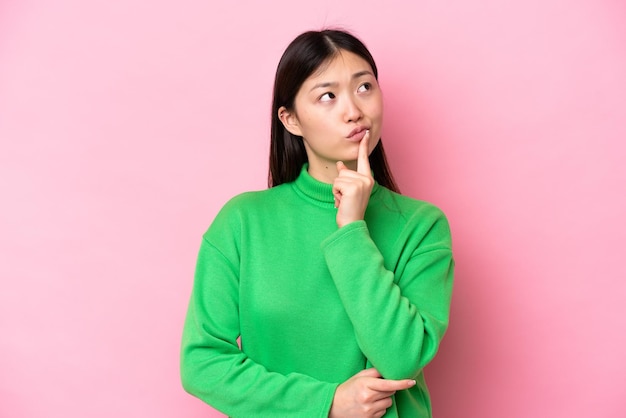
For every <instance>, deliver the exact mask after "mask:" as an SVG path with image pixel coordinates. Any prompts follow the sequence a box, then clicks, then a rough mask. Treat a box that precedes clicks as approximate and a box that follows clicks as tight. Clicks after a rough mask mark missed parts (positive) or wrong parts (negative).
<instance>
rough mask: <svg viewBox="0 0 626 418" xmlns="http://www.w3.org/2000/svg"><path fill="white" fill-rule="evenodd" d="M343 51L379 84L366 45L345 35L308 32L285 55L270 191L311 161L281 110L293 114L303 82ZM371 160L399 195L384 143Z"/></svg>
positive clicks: (277, 84)
mask: <svg viewBox="0 0 626 418" xmlns="http://www.w3.org/2000/svg"><path fill="white" fill-rule="evenodd" d="M340 50H345V51H349V52H352V53H354V54H356V55H358V56H360V57H361V58H363V59H364V60H365V61H367V63H368V64H369V65H370V66H371V67H372V71H373V72H374V76H375V77H376V79H377V80H378V69H377V68H376V63H375V62H374V58H373V57H372V54H370V52H369V51H368V50H367V48H366V47H365V45H364V44H363V42H361V41H360V40H358V39H357V38H356V37H354V36H353V35H351V34H350V33H348V32H345V31H341V30H333V29H327V30H323V31H319V32H317V31H310V32H305V33H303V34H301V35H299V36H298V37H297V38H296V39H294V40H293V41H292V42H291V44H289V46H288V47H287V49H286V50H285V52H284V53H283V56H282V57H281V59H280V62H279V63H278V68H277V69H276V78H275V79H274V98H273V101H272V129H271V143H270V169H269V176H268V186H269V187H274V186H278V185H279V184H282V183H287V182H290V181H294V180H295V179H296V178H297V177H298V175H299V174H300V170H301V169H302V165H303V164H304V163H306V162H307V161H308V158H307V154H306V150H305V148H304V144H303V143H302V137H300V136H297V135H293V134H292V133H290V132H289V131H287V130H286V129H285V127H284V126H283V124H282V122H281V121H280V119H279V118H278V109H280V107H281V106H285V108H287V109H288V110H293V107H294V101H295V98H296V94H297V93H298V91H299V90H300V87H301V86H302V84H303V83H304V81H305V80H306V79H307V78H308V77H309V76H310V75H311V74H313V73H314V72H315V71H316V70H318V68H319V67H320V66H321V65H322V64H324V63H325V62H327V61H328V60H329V59H331V58H332V57H334V56H335V55H337V53H339V51H340ZM369 158H370V166H371V168H372V171H373V172H374V178H375V179H376V181H377V182H378V183H379V184H380V185H382V186H385V187H387V188H388V189H391V190H393V191H395V192H398V191H399V190H398V186H397V185H396V183H395V181H394V179H393V176H392V174H391V170H390V169H389V166H388V164H387V159H386V158H385V150H384V149H383V143H382V140H381V141H379V142H378V144H377V145H376V147H375V148H374V150H373V151H372V153H371V154H370V157H369Z"/></svg>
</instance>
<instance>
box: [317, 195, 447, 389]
mask: <svg viewBox="0 0 626 418" xmlns="http://www.w3.org/2000/svg"><path fill="white" fill-rule="evenodd" d="M404 228H405V231H403V233H401V234H400V236H401V237H403V238H402V240H401V242H398V243H397V246H398V247H399V248H401V250H400V252H401V253H400V254H399V257H398V262H397V264H396V265H395V269H394V271H389V270H387V269H386V268H385V263H384V262H385V260H384V259H383V256H382V255H381V253H380V251H379V250H378V248H377V247H376V244H375V243H374V242H373V240H372V239H371V237H370V235H369V232H368V228H367V225H366V223H365V221H357V222H353V223H350V224H348V225H346V226H344V227H343V228H340V229H339V230H337V231H336V232H335V233H334V234H333V235H331V236H330V237H328V238H327V239H326V240H325V241H324V242H323V243H322V250H323V251H324V255H325V258H326V262H327V265H328V268H329V270H330V272H331V275H332V277H333V280H334V282H335V285H336V287H337V290H338V292H339V295H340V297H341V300H342V303H343V305H344V307H345V309H346V312H347V314H348V316H349V317H350V320H351V322H352V324H353V326H354V329H355V334H356V338H357V341H358V344H359V346H360V348H361V350H362V351H363V353H364V354H365V356H366V357H367V358H368V361H369V362H370V363H371V364H372V365H373V366H374V367H375V368H376V369H378V371H379V372H380V373H381V374H382V375H383V377H385V378H388V379H404V378H415V377H416V376H417V375H418V374H419V373H420V371H421V370H422V368H423V367H424V366H426V364H428V363H429V362H430V361H431V360H432V359H433V357H434V356H435V354H436V352H437V349H438V347H439V344H440V342H441V339H442V338H443V335H444V333H445V331H446V329H447V326H448V319H449V310H450V300H451V295H452V282H453V273H454V261H453V258H452V251H451V239H450V230H449V226H448V222H447V220H446V218H445V216H444V215H443V214H442V213H441V212H440V211H439V210H438V209H437V208H435V207H434V206H431V205H426V206H424V207H422V208H420V209H418V210H417V212H416V213H414V214H413V215H412V216H411V218H410V219H409V221H408V222H407V223H406V225H405V226H404Z"/></svg>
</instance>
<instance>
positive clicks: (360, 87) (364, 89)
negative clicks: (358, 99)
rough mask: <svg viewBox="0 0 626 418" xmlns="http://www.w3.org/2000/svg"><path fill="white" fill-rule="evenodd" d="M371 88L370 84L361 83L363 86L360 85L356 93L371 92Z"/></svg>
mask: <svg viewBox="0 0 626 418" xmlns="http://www.w3.org/2000/svg"><path fill="white" fill-rule="evenodd" d="M371 88H372V84H371V83H363V84H361V85H360V86H359V88H358V90H357V91H358V92H359V93H363V92H366V91H368V90H371Z"/></svg>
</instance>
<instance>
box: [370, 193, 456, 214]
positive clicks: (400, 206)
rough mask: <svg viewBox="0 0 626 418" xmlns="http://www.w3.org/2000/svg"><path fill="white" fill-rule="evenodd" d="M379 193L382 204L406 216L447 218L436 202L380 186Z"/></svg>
mask: <svg viewBox="0 0 626 418" xmlns="http://www.w3.org/2000/svg"><path fill="white" fill-rule="evenodd" d="M377 194H378V195H380V196H379V201H380V203H381V204H382V206H384V207H386V208H388V209H390V210H392V211H395V212H398V213H402V214H404V215H405V216H407V215H408V216H412V215H414V214H419V216H420V217H421V218H423V217H432V218H433V219H437V218H444V219H445V217H446V216H445V214H444V213H443V211H442V210H441V209H440V208H439V207H438V206H437V205H435V204H434V203H431V202H428V201H425V200H420V199H416V198H414V197H411V196H407V195H403V194H400V193H397V192H394V191H392V190H389V189H387V188H385V187H380V192H379V193H377Z"/></svg>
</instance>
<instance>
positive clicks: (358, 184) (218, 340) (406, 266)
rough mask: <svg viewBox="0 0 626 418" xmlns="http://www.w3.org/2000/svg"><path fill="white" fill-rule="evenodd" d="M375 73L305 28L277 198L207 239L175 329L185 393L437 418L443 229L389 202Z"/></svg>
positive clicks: (215, 228)
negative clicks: (430, 367)
mask: <svg viewBox="0 0 626 418" xmlns="http://www.w3.org/2000/svg"><path fill="white" fill-rule="evenodd" d="M377 79H378V72H377V69H376V64H375V63H374V60H373V58H372V56H371V55H370V53H369V51H368V50H367V49H366V47H365V46H364V45H363V44H362V43H361V42H360V41H359V40H358V39H356V38H355V37H354V36H352V35H350V34H349V33H346V32H343V31H336V30H324V31H321V32H306V33H304V34H302V35H300V36H298V37H297V38H296V39H295V40H294V41H293V42H292V43H291V44H290V45H289V46H288V48H287V49H286V51H285V53H284V54H283V57H282V58H281V60H280V63H279V65H278V69H277V72H276V79H275V83H274V100H273V107H272V128H271V129H272V132H271V151H270V176H269V186H270V188H269V189H267V190H264V191H259V192H250V193H244V194H242V195H239V196H237V197H235V198H233V199H232V200H231V201H230V202H228V203H227V204H226V205H225V206H224V208H223V209H222V210H221V211H220V213H219V214H218V215H217V217H216V218H215V220H214V221H213V223H212V224H211V226H210V228H209V229H208V231H207V232H206V233H205V234H204V237H203V241H202V244H201V247H200V254H199V257H198V264H197V270H196V276H195V281H194V287H193V292H192V296H191V301H190V304H189V311H188V314H187V320H186V322H185V328H184V333H183V343H182V353H181V370H182V381H183V386H184V388H185V389H186V390H187V391H188V392H189V393H191V394H193V395H195V396H197V397H198V398H200V399H202V400H204V401H205V402H207V403H209V404H210V405H212V406H213V407H215V408H217V409H218V410H220V411H223V412H224V413H226V414H228V415H229V416H232V417H246V418H248V417H272V418H274V417H337V418H339V417H381V416H383V415H384V416H386V417H411V418H419V417H431V416H432V413H431V404H430V398H429V395H428V390H427V388H426V384H425V381H424V375H423V372H422V371H423V368H424V366H426V364H428V362H430V361H431V360H432V359H433V357H434V356H435V353H436V352H437V348H438V347H439V343H440V342H441V339H442V337H443V334H444V332H445V330H446V328H447V325H448V317H449V307H450V297H451V292H452V277H453V270H454V262H453V259H452V252H451V242H450V231H449V227H448V223H447V221H446V218H445V216H444V215H443V214H442V213H441V212H440V211H439V210H438V209H437V208H435V207H434V206H432V205H430V204H428V203H425V202H421V201H417V200H413V199H411V198H408V197H405V196H402V195H400V194H398V193H396V192H397V188H396V185H395V183H394V181H393V177H392V176H391V172H390V170H389V168H388V166H387V162H386V160H385V153H384V151H383V145H382V142H381V140H380V133H381V128H382V120H383V117H382V116H383V107H382V94H381V90H380V87H379V85H378V81H377ZM238 338H240V344H239V343H238Z"/></svg>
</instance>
